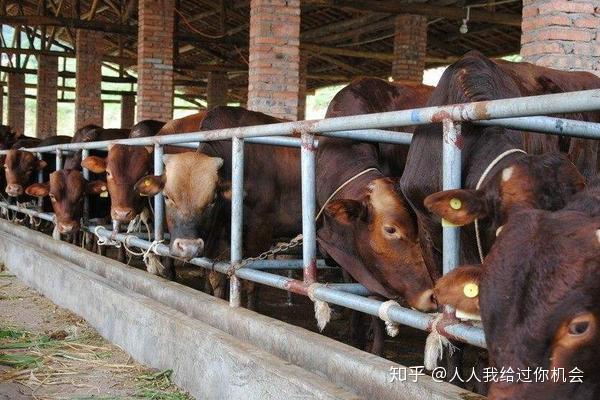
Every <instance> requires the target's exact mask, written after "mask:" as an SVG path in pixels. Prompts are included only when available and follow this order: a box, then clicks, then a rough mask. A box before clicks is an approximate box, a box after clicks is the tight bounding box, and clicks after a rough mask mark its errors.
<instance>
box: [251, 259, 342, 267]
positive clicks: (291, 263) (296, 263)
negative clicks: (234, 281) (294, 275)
mask: <svg viewBox="0 0 600 400" xmlns="http://www.w3.org/2000/svg"><path fill="white" fill-rule="evenodd" d="M303 266H304V265H303V262H302V260H257V261H250V262H248V263H247V264H246V265H245V267H247V268H252V269H302V268H303ZM317 268H319V269H337V268H338V267H332V266H329V265H327V264H325V260H317Z"/></svg>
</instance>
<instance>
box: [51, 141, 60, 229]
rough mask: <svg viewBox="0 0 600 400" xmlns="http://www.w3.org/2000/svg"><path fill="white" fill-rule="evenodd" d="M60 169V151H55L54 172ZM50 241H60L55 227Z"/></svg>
mask: <svg viewBox="0 0 600 400" xmlns="http://www.w3.org/2000/svg"><path fill="white" fill-rule="evenodd" d="M61 169H62V150H60V149H58V150H56V168H55V171H59V170H61ZM52 239H55V240H60V232H59V231H58V229H57V227H55V229H54V230H53V231H52Z"/></svg>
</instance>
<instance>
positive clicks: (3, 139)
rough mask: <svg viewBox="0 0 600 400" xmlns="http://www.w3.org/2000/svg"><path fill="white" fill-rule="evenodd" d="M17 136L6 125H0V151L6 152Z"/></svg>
mask: <svg viewBox="0 0 600 400" xmlns="http://www.w3.org/2000/svg"><path fill="white" fill-rule="evenodd" d="M18 138H19V136H18V135H17V133H16V132H15V131H13V130H12V129H11V128H10V126H8V125H0V150H8V149H10V148H11V147H12V145H13V144H14V143H15V142H16V141H17V139H18Z"/></svg>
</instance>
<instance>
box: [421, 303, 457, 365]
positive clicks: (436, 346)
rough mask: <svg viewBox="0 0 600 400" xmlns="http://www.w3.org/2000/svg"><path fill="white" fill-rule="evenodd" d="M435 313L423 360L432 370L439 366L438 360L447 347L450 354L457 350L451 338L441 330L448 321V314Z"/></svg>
mask: <svg viewBox="0 0 600 400" xmlns="http://www.w3.org/2000/svg"><path fill="white" fill-rule="evenodd" d="M433 315H435V318H434V319H433V321H431V333H429V336H427V340H426V341H425V356H424V362H423V364H424V366H425V368H426V369H428V370H430V371H432V370H434V369H435V368H437V363H438V360H441V359H442V357H443V356H444V348H445V347H448V353H449V355H450V356H451V355H452V354H454V351H455V350H456V346H454V345H453V344H452V343H450V340H449V339H448V338H447V337H446V336H444V335H442V334H441V333H440V332H439V329H440V328H442V327H443V326H444V325H446V321H444V318H445V317H446V315H445V314H444V313H437V314H433ZM440 324H441V325H440ZM438 325H439V328H438Z"/></svg>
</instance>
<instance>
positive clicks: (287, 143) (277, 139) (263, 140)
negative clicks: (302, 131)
mask: <svg viewBox="0 0 600 400" xmlns="http://www.w3.org/2000/svg"><path fill="white" fill-rule="evenodd" d="M246 141H247V142H248V143H254V144H268V145H271V146H282V147H300V146H301V141H300V139H298V138H295V137H289V136H270V137H254V138H248V139H246ZM198 143H199V142H191V143H177V144H173V145H172V146H175V147H185V148H188V149H197V148H198ZM317 146H318V144H317Z"/></svg>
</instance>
